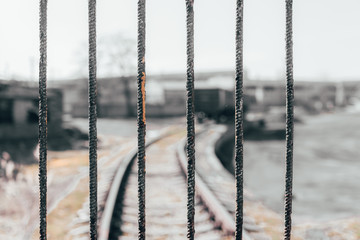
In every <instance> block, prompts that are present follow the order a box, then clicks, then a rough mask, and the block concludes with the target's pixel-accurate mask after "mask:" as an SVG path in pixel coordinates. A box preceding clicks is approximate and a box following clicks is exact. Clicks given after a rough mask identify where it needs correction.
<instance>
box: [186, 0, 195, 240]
mask: <svg viewBox="0 0 360 240" xmlns="http://www.w3.org/2000/svg"><path fill="white" fill-rule="evenodd" d="M186 26H187V81H186V91H187V98H186V121H187V145H186V155H187V160H188V166H187V172H188V175H187V176H188V178H187V182H188V192H187V231H188V232H187V237H188V239H191V240H193V239H194V236H195V223H194V222H195V122H194V111H195V110H194V0H186Z"/></svg>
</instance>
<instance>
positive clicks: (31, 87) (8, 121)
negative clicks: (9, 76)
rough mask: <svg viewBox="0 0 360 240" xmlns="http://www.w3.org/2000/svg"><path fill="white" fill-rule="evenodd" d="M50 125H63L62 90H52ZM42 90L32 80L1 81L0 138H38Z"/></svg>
mask: <svg viewBox="0 0 360 240" xmlns="http://www.w3.org/2000/svg"><path fill="white" fill-rule="evenodd" d="M47 95H48V126H49V129H50V128H51V129H53V130H52V131H51V132H52V134H54V133H55V132H56V131H57V129H60V128H61V126H62V115H63V112H62V93H61V91H60V90H57V89H48V91H47ZM38 99H39V89H38V87H37V86H35V84H31V83H29V82H17V81H0V140H3V139H6V140H9V139H19V138H21V139H26V138H29V139H30V138H37V137H38V127H37V126H38V121H39V115H38V114H39V110H38V109H39V100H38Z"/></svg>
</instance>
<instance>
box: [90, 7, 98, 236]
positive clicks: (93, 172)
mask: <svg viewBox="0 0 360 240" xmlns="http://www.w3.org/2000/svg"><path fill="white" fill-rule="evenodd" d="M96 96H97V83H96V0H89V179H90V181H89V188H90V206H89V207H90V239H91V240H96V239H97V129H96V119H97V115H96Z"/></svg>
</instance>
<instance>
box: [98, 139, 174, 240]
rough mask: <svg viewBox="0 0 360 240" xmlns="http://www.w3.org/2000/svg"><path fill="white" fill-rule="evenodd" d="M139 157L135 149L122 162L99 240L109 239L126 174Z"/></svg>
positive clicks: (107, 199) (101, 224)
mask: <svg viewBox="0 0 360 240" xmlns="http://www.w3.org/2000/svg"><path fill="white" fill-rule="evenodd" d="M171 134H172V133H165V134H161V135H160V136H158V137H154V138H152V139H150V140H148V141H147V142H146V145H145V148H147V147H149V146H150V145H152V144H154V143H156V142H158V141H160V140H161V139H163V138H165V137H167V136H169V135H171ZM137 156H138V148H137V147H134V148H133V149H132V150H131V151H130V152H129V153H128V154H127V155H126V156H125V157H124V158H123V159H122V160H121V161H120V164H119V166H118V168H117V171H116V173H115V176H114V179H113V180H112V184H111V186H110V190H109V193H108V196H107V198H106V201H105V208H104V211H103V214H102V217H101V219H100V222H99V238H98V240H107V239H109V234H110V227H111V221H112V217H113V212H114V211H115V204H116V199H117V196H118V195H119V190H120V189H121V187H120V186H121V185H122V184H124V183H125V182H126V179H125V177H126V172H127V171H129V169H130V168H131V166H132V165H133V163H134V161H135V160H136V158H137Z"/></svg>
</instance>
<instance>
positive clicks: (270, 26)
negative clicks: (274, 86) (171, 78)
mask: <svg viewBox="0 0 360 240" xmlns="http://www.w3.org/2000/svg"><path fill="white" fill-rule="evenodd" d="M38 2H39V1H38V0H36V1H35V0H0V78H2V79H12V78H13V79H27V80H30V79H32V80H34V79H36V78H37V75H38V71H37V69H38V66H37V65H38V58H39V54H38V48H39V43H38V42H39V37H38V35H39V31H38V28H39V27H38V19H39V16H38V12H39V10H38ZM87 2H88V1H87V0H49V6H48V15H49V17H48V76H49V79H68V78H75V77H78V76H80V75H79V74H80V72H84V70H85V72H86V68H87V67H86V62H85V63H84V64H79V63H81V58H82V57H83V56H84V55H85V56H86V52H87V45H86V44H87V34H88V33H87V29H88V26H87ZM235 4H236V1H235V0H195V69H196V70H197V71H207V70H233V69H234V66H235ZM97 5H98V6H97V7H98V14H97V20H98V21H97V26H98V29H97V33H98V38H101V37H103V36H111V35H112V34H116V33H121V34H122V35H123V36H125V37H127V38H133V39H134V40H135V39H136V32H137V23H136V22H137V1H136V0H122V1H119V0H117V1H115V0H98V1H97ZM359 13H360V1H359V0H344V1H339V0H298V1H296V0H294V73H295V79H309V80H311V79H313V80H344V79H346V80H353V79H358V80H360V31H359V29H360V14H359ZM244 27H245V32H244V67H245V69H246V71H247V74H248V76H249V77H250V78H253V79H279V78H281V77H283V76H284V71H285V67H284V66H285V60H284V55H285V40H284V38H285V34H284V32H285V0H272V1H269V0H248V1H245V23H244ZM185 31H186V29H185V0H148V1H147V50H146V61H147V63H146V64H147V65H146V67H147V71H148V73H167V72H185V68H186V55H185V53H186V32H185ZM134 74H135V73H134ZM99 75H100V76H102V75H106V72H104V71H101V69H99Z"/></svg>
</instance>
